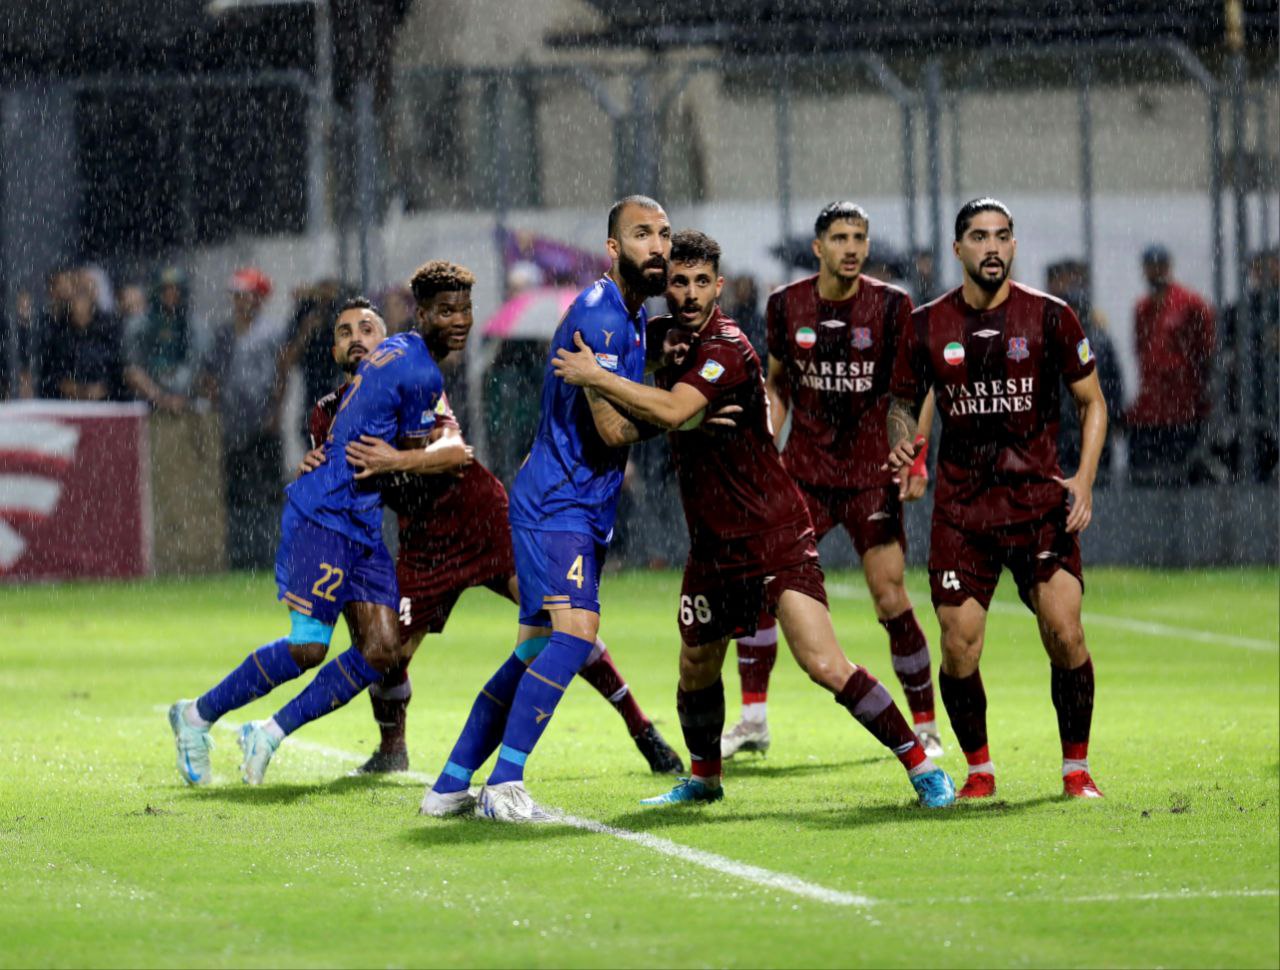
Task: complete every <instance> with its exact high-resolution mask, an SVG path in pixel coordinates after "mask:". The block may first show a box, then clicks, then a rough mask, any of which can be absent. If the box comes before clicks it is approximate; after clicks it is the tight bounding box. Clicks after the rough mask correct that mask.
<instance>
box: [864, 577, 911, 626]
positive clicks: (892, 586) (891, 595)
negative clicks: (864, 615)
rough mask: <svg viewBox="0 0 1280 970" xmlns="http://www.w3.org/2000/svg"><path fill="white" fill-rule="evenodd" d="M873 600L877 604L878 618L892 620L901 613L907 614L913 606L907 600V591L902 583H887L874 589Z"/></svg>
mask: <svg viewBox="0 0 1280 970" xmlns="http://www.w3.org/2000/svg"><path fill="white" fill-rule="evenodd" d="M871 599H872V601H873V602H874V603H875V607H876V616H879V617H882V618H884V619H891V618H892V617H895V616H897V615H898V614H899V613H905V612H906V610H907V608H908V607H909V606H910V605H911V602H910V600H908V599H907V589H906V587H905V586H903V585H902V584H901V583H886V584H884V585H881V586H876V587H873V588H872V590H871Z"/></svg>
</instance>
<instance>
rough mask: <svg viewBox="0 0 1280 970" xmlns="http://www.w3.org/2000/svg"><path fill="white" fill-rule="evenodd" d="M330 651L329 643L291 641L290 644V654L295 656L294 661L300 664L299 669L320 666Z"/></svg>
mask: <svg viewBox="0 0 1280 970" xmlns="http://www.w3.org/2000/svg"><path fill="white" fill-rule="evenodd" d="M328 652H329V645H328V644H327V643H291V644H289V656H291V657H292V658H293V662H294V663H296V664H297V665H298V669H299V670H310V669H311V668H312V667H319V666H320V664H321V663H323V662H324V657H325V654H326V653H328Z"/></svg>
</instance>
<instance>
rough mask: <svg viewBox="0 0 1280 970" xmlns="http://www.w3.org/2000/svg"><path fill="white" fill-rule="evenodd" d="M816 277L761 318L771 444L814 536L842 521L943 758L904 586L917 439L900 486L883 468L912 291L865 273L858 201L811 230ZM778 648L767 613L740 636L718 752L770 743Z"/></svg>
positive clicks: (918, 711)
mask: <svg viewBox="0 0 1280 970" xmlns="http://www.w3.org/2000/svg"><path fill="white" fill-rule="evenodd" d="M813 234H814V240H813V254H814V255H815V256H816V257H817V258H818V264H819V269H818V272H817V274H816V275H814V276H809V277H806V278H805V279H802V280H797V281H796V282H794V283H791V284H790V285H788V286H783V287H781V288H779V289H777V290H775V291H774V292H773V293H772V294H771V295H770V297H769V303H768V309H767V313H766V317H767V321H768V340H769V370H768V377H767V379H766V383H765V386H766V388H767V389H768V393H769V404H770V409H771V411H772V416H773V430H774V440H775V441H777V442H781V441H782V432H783V425H784V423H785V422H786V419H787V415H788V413H790V415H791V430H790V434H789V436H788V437H787V439H786V444H785V448H784V450H783V452H782V461H783V464H784V465H786V468H787V471H789V472H790V473H791V477H792V478H793V479H795V481H796V484H797V485H798V486H799V488H800V492H801V494H802V495H804V499H805V502H806V503H807V505H808V507H809V515H810V517H811V518H812V519H813V526H814V529H815V531H816V533H817V537H818V540H819V541H821V540H822V537H823V536H825V535H826V534H827V533H828V532H830V531H831V530H832V529H833V528H835V527H836V526H843V527H844V530H845V532H846V533H847V534H848V536H849V538H850V540H852V542H853V546H854V549H856V550H857V553H858V557H859V558H860V559H861V560H862V572H863V576H864V577H865V578H866V582H867V589H868V590H869V591H870V593H871V600H872V606H873V607H874V609H875V613H876V618H877V619H878V620H879V621H880V625H881V626H883V627H884V629H885V632H887V633H888V635H889V653H890V655H891V657H892V661H893V669H894V672H895V673H896V674H897V675H898V680H899V682H901V684H902V690H903V693H904V694H905V695H906V699H907V706H908V707H909V708H910V709H911V716H912V720H913V721H914V722H915V731H916V734H917V735H918V736H919V737H920V740H921V742H922V743H923V744H924V746H925V750H926V751H928V752H929V755H930V756H931V757H937V756H939V755H941V754H942V743H941V740H940V738H939V736H938V725H937V721H936V718H935V715H934V710H933V681H932V679H931V676H930V659H929V644H928V641H926V640H925V636H924V631H923V630H921V629H920V624H919V623H918V622H917V621H916V616H915V612H914V611H913V610H912V607H911V600H910V598H909V597H908V596H907V589H906V583H905V576H904V574H905V571H906V558H905V552H904V550H905V549H906V545H907V537H906V532H905V531H904V529H903V524H902V503H903V501H904V500H905V501H915V500H916V499H918V498H920V497H921V496H923V495H924V492H925V485H926V482H927V481H928V472H927V471H926V470H925V454H924V447H923V446H922V448H921V451H920V453H919V455H918V456H917V459H916V461H915V462H914V463H913V464H912V466H911V468H910V469H909V471H908V472H906V473H905V474H903V475H900V476H898V478H899V479H901V480H900V481H895V480H894V479H893V478H892V476H891V475H890V473H889V472H888V471H886V470H884V454H885V451H886V449H887V447H888V445H887V444H886V442H885V436H884V427H885V415H886V414H887V413H888V410H889V376H890V373H891V371H892V369H893V358H894V352H895V351H896V350H897V346H898V342H899V340H900V338H901V335H902V332H903V330H904V329H905V328H906V324H907V319H908V318H909V317H910V315H911V309H912V307H911V298H910V297H909V296H908V295H907V294H906V293H905V292H904V291H902V290H900V289H898V288H897V287H896V286H891V285H890V284H888V283H881V282H880V281H879V280H875V279H872V278H871V277H869V276H866V275H864V274H863V272H862V268H863V265H864V264H865V263H866V260H867V252H868V249H869V247H870V243H871V237H870V220H869V218H868V216H867V213H866V212H865V211H864V210H863V209H862V207H861V206H857V205H854V204H853V203H852V202H832V203H831V204H830V205H828V206H826V207H825V208H824V209H823V210H822V211H821V212H819V213H818V218H817V219H816V221H815V222H814V227H813ZM932 413H933V402H932V399H931V398H930V399H926V401H925V405H924V409H923V411H922V413H921V419H920V432H919V433H920V437H921V439H922V442H923V441H927V440H928V437H929V425H930V422H931V420H932ZM777 652H778V630H777V626H776V624H775V623H774V620H773V618H772V617H770V616H767V615H766V616H762V617H761V624H760V627H759V629H757V630H756V631H754V633H752V635H751V636H750V637H745V638H743V639H740V640H739V641H738V673H739V676H740V677H741V680H742V719H741V720H740V721H739V722H738V723H737V724H735V725H734V726H733V727H732V728H731V729H730V730H729V731H728V732H726V733H725V736H724V737H723V738H722V739H721V742H720V748H721V754H722V756H723V757H725V758H731V757H733V755H735V754H736V753H737V752H739V751H759V752H761V753H763V752H764V751H765V750H767V749H768V747H769V725H768V721H767V719H766V706H765V705H766V698H767V696H768V689H769V673H770V671H771V670H772V669H773V663H774V659H775V657H776V656H777Z"/></svg>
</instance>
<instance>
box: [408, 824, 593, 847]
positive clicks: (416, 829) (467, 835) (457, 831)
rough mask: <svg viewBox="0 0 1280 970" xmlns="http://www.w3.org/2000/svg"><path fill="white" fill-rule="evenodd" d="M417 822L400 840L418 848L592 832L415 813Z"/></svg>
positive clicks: (546, 838)
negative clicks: (427, 815) (426, 815)
mask: <svg viewBox="0 0 1280 970" xmlns="http://www.w3.org/2000/svg"><path fill="white" fill-rule="evenodd" d="M414 822H415V824H413V825H411V826H409V827H408V828H407V829H405V830H404V831H403V832H401V833H400V834H399V835H398V836H396V838H397V840H398V841H400V842H403V843H404V844H405V845H408V846H412V847H414V848H418V849H436V848H442V847H445V846H457V845H479V844H484V845H503V844H511V845H521V844H523V845H527V844H529V843H531V842H551V841H555V840H557V839H571V838H582V837H584V836H590V835H592V834H593V833H591V832H587V831H584V830H582V829H576V828H572V827H571V826H568V825H560V824H557V823H552V822H548V823H537V824H524V825H517V824H513V823H510V822H494V821H492V820H490V819H483V818H475V817H473V816H462V817H460V818H423V817H422V816H415V818H414Z"/></svg>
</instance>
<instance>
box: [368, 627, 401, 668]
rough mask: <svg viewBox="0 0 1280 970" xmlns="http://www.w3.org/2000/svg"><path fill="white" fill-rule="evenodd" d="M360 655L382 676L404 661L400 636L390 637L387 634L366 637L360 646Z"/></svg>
mask: <svg viewBox="0 0 1280 970" xmlns="http://www.w3.org/2000/svg"><path fill="white" fill-rule="evenodd" d="M360 653H361V655H362V656H363V657H364V659H365V660H366V661H368V663H369V666H370V667H372V668H373V669H374V670H376V671H378V673H380V674H385V673H386V672H387V671H388V670H390V669H391V668H393V667H395V666H396V665H397V664H399V663H401V662H402V660H403V659H404V651H403V650H402V649H401V646H400V637H399V635H398V634H396V635H395V636H389V635H387V634H386V633H385V632H383V633H374V634H372V635H370V636H367V637H365V639H364V641H363V642H362V643H361V644H360Z"/></svg>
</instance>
